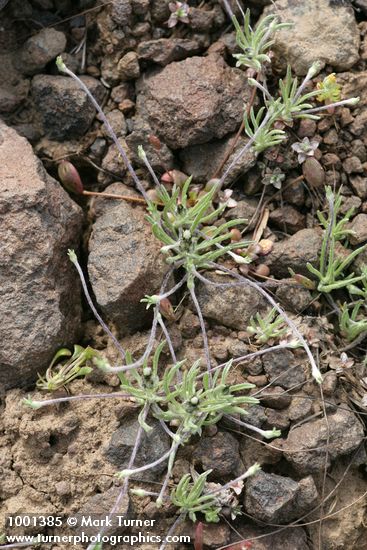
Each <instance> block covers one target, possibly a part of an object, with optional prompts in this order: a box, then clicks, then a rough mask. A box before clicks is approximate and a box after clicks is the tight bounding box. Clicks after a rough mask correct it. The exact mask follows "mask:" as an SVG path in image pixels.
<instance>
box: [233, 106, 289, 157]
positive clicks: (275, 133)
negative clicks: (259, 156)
mask: <svg viewBox="0 0 367 550" xmlns="http://www.w3.org/2000/svg"><path fill="white" fill-rule="evenodd" d="M278 103H279V102H278ZM275 107H276V104H274V105H273V106H272V109H273V110H274V109H275ZM268 113H269V115H270V113H271V111H268ZM264 115H265V107H261V109H259V110H258V112H257V114H256V115H255V111H254V108H253V107H251V109H250V114H249V115H247V112H246V111H245V114H244V119H243V121H244V127H245V132H246V135H247V136H248V137H249V138H250V139H253V140H254V144H253V148H254V150H255V151H256V152H257V153H261V152H262V151H265V149H269V148H270V147H275V146H276V145H279V144H280V143H282V141H284V140H285V139H286V137H287V135H286V133H285V132H284V130H281V129H276V128H274V127H273V125H274V123H275V122H276V121H277V119H278V115H277V113H276V112H274V114H273V115H272V116H268V118H267V119H266V118H265V116H264Z"/></svg>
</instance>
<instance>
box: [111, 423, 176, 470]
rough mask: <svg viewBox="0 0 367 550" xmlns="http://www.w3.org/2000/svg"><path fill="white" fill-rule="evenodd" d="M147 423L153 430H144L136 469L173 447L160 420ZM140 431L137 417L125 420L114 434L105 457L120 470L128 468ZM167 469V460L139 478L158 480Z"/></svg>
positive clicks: (136, 460)
mask: <svg viewBox="0 0 367 550" xmlns="http://www.w3.org/2000/svg"><path fill="white" fill-rule="evenodd" d="M147 422H148V424H149V426H151V427H152V428H153V429H152V431H151V432H149V433H147V432H145V431H144V430H143V435H142V439H141V444H140V446H139V450H138V453H137V455H136V459H135V462H134V467H135V468H138V467H139V466H144V465H145V464H149V463H150V462H154V461H155V460H157V459H159V458H160V457H161V456H163V455H164V454H165V453H166V452H167V451H168V450H169V449H170V446H171V443H170V441H171V440H170V437H169V436H168V435H167V434H166V432H165V431H164V430H163V428H162V427H161V425H160V424H159V422H158V420H154V419H150V418H149V419H148V420H147ZM138 429H139V423H138V421H137V419H136V418H135V417H133V418H129V419H128V418H126V419H124V420H123V425H122V426H121V427H120V428H118V429H117V430H116V431H115V432H114V433H113V434H112V437H111V441H110V443H109V445H108V447H107V449H106V451H105V456H106V458H107V460H109V462H111V463H112V464H114V465H115V466H117V468H118V469H119V470H123V469H124V468H127V467H128V463H129V460H130V456H131V452H132V450H133V447H134V445H135V441H136V437H137V433H138ZM166 467H167V460H165V461H163V462H161V463H160V464H158V465H157V466H155V467H154V468H152V469H151V470H147V471H146V472H142V473H140V474H139V478H141V479H144V480H152V479H156V478H157V476H159V475H160V474H161V473H162V472H164V470H165V469H166Z"/></svg>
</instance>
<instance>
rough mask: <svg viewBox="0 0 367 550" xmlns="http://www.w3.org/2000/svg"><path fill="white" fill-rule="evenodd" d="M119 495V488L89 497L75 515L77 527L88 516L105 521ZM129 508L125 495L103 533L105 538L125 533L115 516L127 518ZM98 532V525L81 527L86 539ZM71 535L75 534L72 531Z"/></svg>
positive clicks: (128, 501)
mask: <svg viewBox="0 0 367 550" xmlns="http://www.w3.org/2000/svg"><path fill="white" fill-rule="evenodd" d="M120 493H121V487H111V489H108V491H105V492H104V493H100V494H96V495H93V496H92V497H90V498H89V499H88V500H87V502H86V503H85V504H84V505H83V506H82V508H80V509H79V510H78V512H77V513H76V517H77V519H78V520H79V521H78V525H81V521H82V519H83V518H85V517H88V516H91V517H92V518H93V519H96V520H101V519H105V518H106V516H108V514H109V513H110V511H111V509H112V508H113V506H114V504H115V502H116V500H117V498H118V496H119V494H120ZM129 508H130V499H129V497H128V496H127V495H126V496H125V497H124V498H123V499H122V502H120V505H119V506H118V508H117V510H116V511H115V515H114V516H113V517H112V518H111V525H109V526H107V528H106V530H105V532H104V535H105V536H108V537H111V536H114V535H121V534H122V533H123V532H124V531H126V527H124V526H119V521H118V519H117V517H116V514H117V515H119V516H124V517H127V516H128V513H129ZM100 530H101V527H100V526H98V525H91V526H88V525H86V526H85V527H83V531H84V533H85V535H86V536H88V537H93V536H97V535H98V533H99V532H100ZM73 533H74V534H76V532H75V531H74V529H73Z"/></svg>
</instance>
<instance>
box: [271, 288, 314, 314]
mask: <svg viewBox="0 0 367 550" xmlns="http://www.w3.org/2000/svg"><path fill="white" fill-rule="evenodd" d="M276 295H277V298H278V299H279V300H280V302H281V304H282V305H283V306H284V307H285V309H286V310H287V311H292V312H293V313H301V312H302V311H304V310H305V309H306V308H307V307H308V306H309V305H310V303H311V302H312V294H311V292H310V291H309V290H307V288H303V287H301V286H297V287H295V286H290V285H284V286H281V287H279V288H278V289H277V291H276Z"/></svg>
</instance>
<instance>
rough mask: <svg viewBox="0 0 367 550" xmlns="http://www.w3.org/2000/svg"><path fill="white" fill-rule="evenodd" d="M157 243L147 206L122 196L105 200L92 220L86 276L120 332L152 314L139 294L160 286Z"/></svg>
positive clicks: (163, 267)
mask: <svg viewBox="0 0 367 550" xmlns="http://www.w3.org/2000/svg"><path fill="white" fill-rule="evenodd" d="M114 192H116V190H114ZM160 248H161V244H160V243H159V241H158V240H157V239H156V238H155V237H154V236H153V235H152V231H151V228H150V225H149V223H148V222H147V221H145V211H144V210H143V209H140V208H137V207H133V206H131V205H130V204H128V203H126V202H124V201H118V202H117V204H116V202H115V201H114V202H113V203H112V204H111V203H108V205H106V207H105V208H104V209H103V212H102V213H101V215H100V216H98V217H97V219H96V221H95V223H94V224H93V230H92V235H91V238H90V241H89V258H88V273H89V277H90V282H91V285H92V288H93V292H94V294H95V297H96V300H97V303H98V305H99V306H100V308H101V309H102V311H103V312H104V314H105V315H106V316H107V317H108V318H109V319H110V320H111V321H113V322H114V323H115V324H116V326H117V328H118V330H119V331H120V332H121V333H123V332H127V331H129V330H133V329H136V328H140V327H142V326H144V325H145V324H146V323H147V322H148V321H149V320H150V319H151V314H150V312H149V311H147V310H146V307H145V305H144V304H142V303H141V302H140V300H141V299H142V298H144V296H145V294H155V293H157V292H158V291H159V288H160V286H161V283H162V279H163V276H164V274H165V273H166V271H167V270H168V266H167V264H166V263H165V261H164V257H163V255H162V254H161V253H160Z"/></svg>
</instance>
